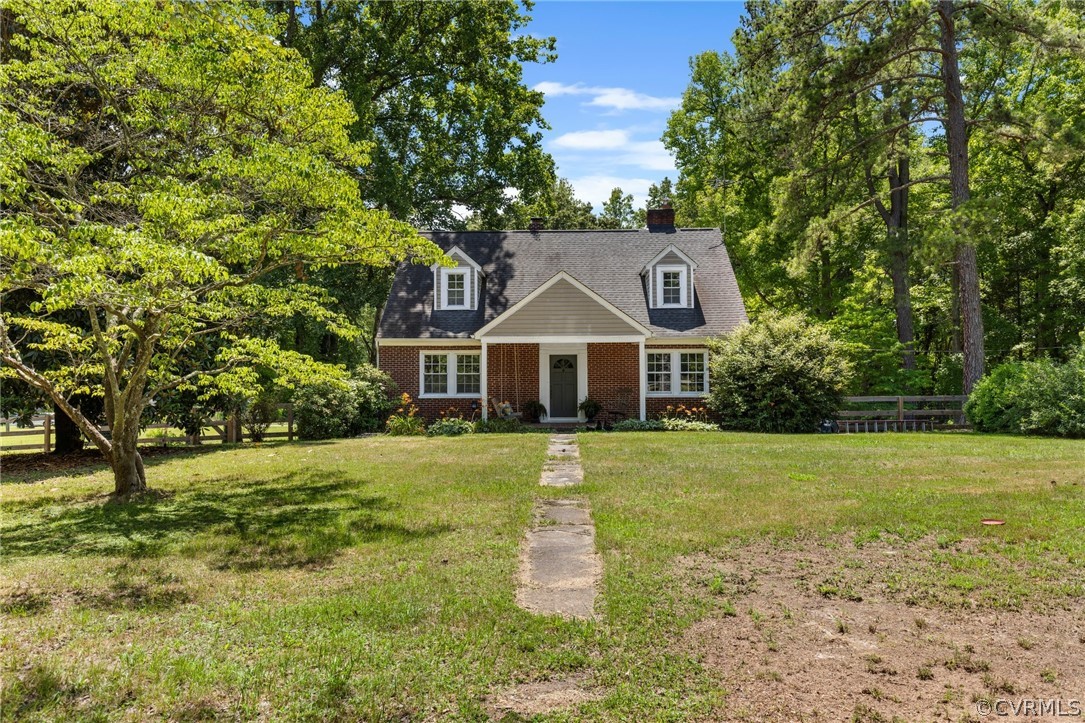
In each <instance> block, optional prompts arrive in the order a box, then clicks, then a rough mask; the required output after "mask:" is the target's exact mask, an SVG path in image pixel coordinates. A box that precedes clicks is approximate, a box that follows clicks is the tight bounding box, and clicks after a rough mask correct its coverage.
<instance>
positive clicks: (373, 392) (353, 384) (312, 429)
mask: <svg viewBox="0 0 1085 723" xmlns="http://www.w3.org/2000/svg"><path fill="white" fill-rule="evenodd" d="M396 391H397V390H396V387H395V383H394V382H393V381H392V379H391V377H389V376H388V375H387V374H385V373H384V372H382V371H381V370H379V369H377V368H376V367H372V366H361V367H358V369H356V370H355V371H354V374H353V375H352V376H351V377H350V378H349V379H338V380H321V381H316V382H314V383H312V384H304V385H299V386H297V388H296V389H295V391H294V422H295V424H297V428H298V436H299V437H300V438H301V439H333V438H335V437H355V436H357V435H359V434H363V433H366V432H377V431H380V430H381V429H383V428H384V424H385V419H386V418H387V417H388V413H389V412H391V411H392V409H393V408H394V407H395V404H396V401H395V400H396Z"/></svg>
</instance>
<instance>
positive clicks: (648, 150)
mask: <svg viewBox="0 0 1085 723" xmlns="http://www.w3.org/2000/svg"><path fill="white" fill-rule="evenodd" d="M742 10H743V8H742V3H740V2H557V1H555V0H550V1H547V0H543V1H541V2H537V3H536V4H535V7H534V8H533V9H532V11H531V15H532V21H531V23H529V24H528V26H527V28H526V32H528V33H530V34H532V35H536V36H546V35H553V36H554V37H555V38H557V51H558V59H557V61H556V62H554V63H549V64H546V65H527V66H526V67H525V68H524V80H525V83H526V84H527V85H528V86H529V87H532V88H536V89H538V90H541V91H543V92H544V93H545V94H546V105H545V106H544V108H543V115H544V117H545V118H546V119H547V121H548V122H549V123H550V125H551V127H552V128H551V130H549V131H546V132H545V138H544V141H543V145H544V147H545V148H546V150H547V151H548V152H549V153H550V154H551V155H552V156H553V157H554V160H555V162H556V163H557V166H558V174H559V175H561V176H563V177H565V178H568V179H569V180H570V181H572V183H573V186H574V187H575V188H576V190H577V195H578V196H579V197H580V198H582V199H584V200H586V201H591V202H592V203H593V204H595V206H596V210H599V207H600V204H601V203H602V201H603V200H604V199H605V198H607V197H608V196H609V195H610V190H611V189H612V188H614V187H615V186H621V188H622V189H623V190H624V191H625V192H626V193H632V194H633V196H634V199H635V201H636V204H637V205H638V206H639V205H641V204H642V203H643V201H644V198H645V195H646V194H647V191H648V186H649V185H650V184H652V183H655V182H658V181H660V180H662V179H663V177H664V176H670V177H671V178H672V179H675V178H676V177H677V173H676V171H675V168H674V159H673V158H671V156H670V155H669V154H668V153H667V151H666V149H665V148H664V147H663V144H662V143H661V142H660V140H659V138H660V136H661V135H662V133H663V130H664V129H665V127H666V123H667V117H668V115H669V114H670V112H671V110H673V109H674V108H675V107H676V106H677V105H678V104H679V102H680V99H681V96H682V91H683V90H685V88H686V86H687V85H688V83H689V59H690V57H692V56H694V55H696V54H698V53H700V52H702V51H705V50H716V51H722V50H731V49H732V46H731V34H732V33H733V32H734V31H735V29H736V28H737V27H738V23H739V18H740V16H741V14H742Z"/></svg>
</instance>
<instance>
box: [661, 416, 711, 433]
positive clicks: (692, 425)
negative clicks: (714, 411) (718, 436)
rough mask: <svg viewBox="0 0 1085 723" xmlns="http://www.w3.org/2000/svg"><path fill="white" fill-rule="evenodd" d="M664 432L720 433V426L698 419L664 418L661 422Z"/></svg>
mask: <svg viewBox="0 0 1085 723" xmlns="http://www.w3.org/2000/svg"><path fill="white" fill-rule="evenodd" d="M659 423H660V424H661V425H662V428H663V430H664V431H667V432H718V431H719V429H720V428H719V426H718V425H715V424H712V423H711V422H702V421H700V420H697V419H683V418H681V417H663V418H662V419H660V420H659Z"/></svg>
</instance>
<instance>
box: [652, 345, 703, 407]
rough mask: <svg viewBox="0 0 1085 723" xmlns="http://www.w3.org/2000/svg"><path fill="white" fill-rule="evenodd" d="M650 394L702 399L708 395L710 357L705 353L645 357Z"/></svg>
mask: <svg viewBox="0 0 1085 723" xmlns="http://www.w3.org/2000/svg"><path fill="white" fill-rule="evenodd" d="M646 357H647V358H646V359H645V361H646V362H647V368H646V371H647V377H648V379H647V389H646V391H647V393H648V394H650V395H655V396H679V397H680V396H700V395H703V394H705V393H706V392H707V391H708V354H707V352H703V351H681V350H676V351H658V352H656V351H654V352H649V353H648V354H647V355H646Z"/></svg>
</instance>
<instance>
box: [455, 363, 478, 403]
mask: <svg viewBox="0 0 1085 723" xmlns="http://www.w3.org/2000/svg"><path fill="white" fill-rule="evenodd" d="M481 390H482V364H481V360H480V357H479V355H478V354H457V355H456V393H457V394H478V393H479V392H480V391H481Z"/></svg>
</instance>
